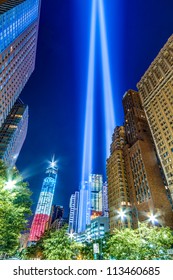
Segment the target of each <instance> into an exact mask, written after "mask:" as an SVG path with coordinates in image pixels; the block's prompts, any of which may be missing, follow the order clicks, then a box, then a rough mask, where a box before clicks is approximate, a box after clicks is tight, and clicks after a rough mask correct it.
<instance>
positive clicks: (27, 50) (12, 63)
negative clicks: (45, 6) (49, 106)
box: [0, 0, 40, 127]
mask: <svg viewBox="0 0 173 280" xmlns="http://www.w3.org/2000/svg"><path fill="white" fill-rule="evenodd" d="M39 12H40V1H39V0H6V1H2V0H1V1H0V127H1V125H2V124H3V122H4V121H5V119H6V117H7V115H8V114H9V112H10V110H11V108H12V106H13V105H14V103H15V101H16V100H17V98H18V97H19V95H20V93H21V91H22V90H23V88H24V86H25V84H26V82H27V81H28V79H29V77H30V75H31V73H32V72H33V70H34V67H35V55H36V45H37V34H38V25H39Z"/></svg>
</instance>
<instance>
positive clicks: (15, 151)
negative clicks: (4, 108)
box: [0, 100, 28, 167]
mask: <svg viewBox="0 0 173 280" xmlns="http://www.w3.org/2000/svg"><path fill="white" fill-rule="evenodd" d="M27 128H28V106H26V105H24V104H23V102H22V101H21V100H17V101H16V103H15V104H14V106H13V107H12V109H11V111H10V113H9V115H8V116H7V118H6V120H5V122H4V123H3V125H2V127H1V128H0V159H2V160H3V161H4V162H5V163H6V165H7V166H11V167H12V166H14V165H15V162H16V160H17V158H18V155H19V153H20V150H21V148H22V145H23V143H24V141H25V137H26V133H27Z"/></svg>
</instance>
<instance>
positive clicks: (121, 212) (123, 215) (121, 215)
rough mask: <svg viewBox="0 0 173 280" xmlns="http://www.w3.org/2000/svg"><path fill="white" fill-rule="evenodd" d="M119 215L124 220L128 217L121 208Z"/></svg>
mask: <svg viewBox="0 0 173 280" xmlns="http://www.w3.org/2000/svg"><path fill="white" fill-rule="evenodd" d="M118 216H119V217H120V218H121V220H122V221H123V219H124V218H126V214H125V212H123V210H120V211H119V212H118Z"/></svg>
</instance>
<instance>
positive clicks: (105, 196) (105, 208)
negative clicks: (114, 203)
mask: <svg viewBox="0 0 173 280" xmlns="http://www.w3.org/2000/svg"><path fill="white" fill-rule="evenodd" d="M102 215H103V216H104V217H109V206H108V183H107V182H105V183H104V184H103V188H102Z"/></svg>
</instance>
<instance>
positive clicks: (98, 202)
mask: <svg viewBox="0 0 173 280" xmlns="http://www.w3.org/2000/svg"><path fill="white" fill-rule="evenodd" d="M102 188H103V177H102V175H99V174H91V175H90V176H89V190H90V217H91V220H92V219H94V218H96V217H98V216H101V215H102V210H103V209H102Z"/></svg>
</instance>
